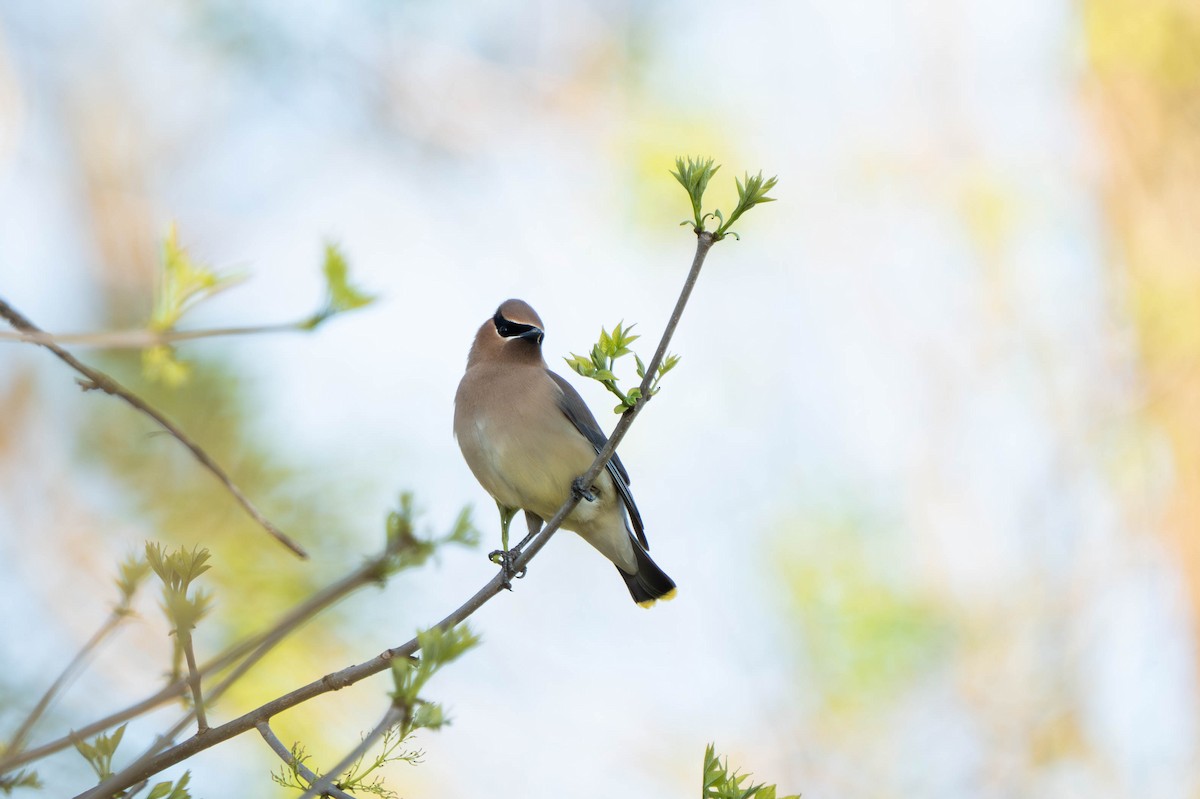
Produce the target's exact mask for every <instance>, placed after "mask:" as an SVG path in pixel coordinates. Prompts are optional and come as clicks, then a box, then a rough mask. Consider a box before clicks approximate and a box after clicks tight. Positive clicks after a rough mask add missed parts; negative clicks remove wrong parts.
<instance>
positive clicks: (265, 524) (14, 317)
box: [0, 299, 308, 558]
mask: <svg viewBox="0 0 1200 799" xmlns="http://www.w3.org/2000/svg"><path fill="white" fill-rule="evenodd" d="M0 316H2V317H4V318H5V319H6V320H8V323H9V324H11V325H12V326H13V327H15V328H16V329H17V330H19V331H21V332H22V333H35V334H40V333H43V331H42V330H41V329H40V328H39V327H37V326H36V325H35V324H33V322H30V321H29V320H28V319H26V318H25V317H24V316H22V315H21V313H20V312H18V311H17V310H16V309H15V308H13V307H12V306H11V305H9V304H8V303H7V302H5V301H4V300H3V299H0ZM37 343H38V344H40V345H41V346H43V347H45V348H46V349H48V350H50V351H51V352H53V353H54V354H55V355H56V356H58V359H59V360H61V361H62V362H63V363H65V364H67V365H68V366H70V367H71V368H72V369H74V370H75V371H76V372H79V373H80V374H81V375H83V376H84V377H85V378H87V379H86V380H83V381H80V385H81V386H83V389H84V391H91V390H96V389H98V390H100V391H103V392H104V393H105V394H111V395H112V396H114V397H119V398H121V399H123V400H124V401H125V402H126V403H128V404H129V405H131V406H132V407H134V408H135V409H137V410H139V411H141V412H142V413H144V414H146V415H147V416H149V417H150V418H151V419H153V420H154V421H155V422H157V423H158V424H159V426H160V427H162V428H163V429H164V430H166V431H167V432H168V433H170V434H171V435H172V436H173V437H174V438H175V439H176V440H177V441H179V443H181V444H183V445H184V446H185V447H187V448H188V450H189V451H191V453H192V455H193V456H195V458H196V460H198V461H200V464H201V465H202V466H203V467H204V468H206V469H208V471H210V472H212V474H213V475H214V476H215V477H216V478H217V480H219V481H220V482H221V484H222V485H223V486H225V488H226V490H228V491H229V493H230V494H232V495H233V498H234V499H236V500H237V501H238V504H240V505H241V506H242V507H243V508H244V509H245V510H246V512H247V513H248V514H250V516H251V518H253V519H254V521H256V522H258V523H259V524H260V525H262V528H263V529H264V530H266V531H267V532H268V533H270V534H271V535H272V536H273V537H274V538H275V539H276V540H277V541H279V542H280V543H281V544H283V545H284V546H286V547H287V548H288V549H290V550H292V551H293V552H295V553H296V554H297V555H299V556H300V557H301V558H307V557H308V553H307V552H305V551H304V549H303V548H302V547H301V546H300V545H299V544H297V543H296V542H295V541H293V540H292V539H290V538H288V537H287V536H286V535H284V534H283V532H282V531H281V530H280V529H279V528H278V527H276V526H275V525H274V524H272V523H271V521H270V519H268V518H267V517H266V516H264V515H263V514H262V512H261V511H259V509H258V508H257V507H255V505H254V503H252V502H251V501H250V499H249V498H248V497H247V496H246V495H245V494H243V493H242V490H241V489H240V488H238V487H237V486H236V485H235V484H234V482H233V480H231V479H230V478H229V475H227V474H225V470H224V469H222V468H221V467H220V466H219V465H218V464H217V462H216V461H214V460H213V459H212V457H211V456H210V455H209V454H208V453H207V452H205V451H204V450H203V449H201V448H200V445H199V444H197V443H196V442H195V441H192V439H191V438H189V437H188V436H187V434H186V433H184V432H183V431H182V430H180V429H179V427H177V426H176V425H175V423H174V422H172V421H171V420H170V419H168V418H167V417H166V416H164V415H163V414H162V413H160V412H159V411H157V410H155V409H154V408H153V407H151V406H150V405H149V404H147V403H146V401H145V400H143V399H142V398H141V397H139V396H137V395H136V394H134V393H133V392H132V391H130V390H129V389H127V388H125V387H124V386H122V385H121V384H120V383H118V382H117V381H116V380H114V379H113V378H112V377H109V376H108V375H107V374H105V373H104V372H101V371H100V370H99V369H95V368H93V367H91V366H88V365H87V364H84V363H82V362H81V361H79V360H78V359H77V358H76V357H75V356H73V355H72V354H71V353H69V352H67V351H66V350H64V349H63V348H62V347H60V346H58V345H57V344H55V343H53V342H50V341H38V342H37Z"/></svg>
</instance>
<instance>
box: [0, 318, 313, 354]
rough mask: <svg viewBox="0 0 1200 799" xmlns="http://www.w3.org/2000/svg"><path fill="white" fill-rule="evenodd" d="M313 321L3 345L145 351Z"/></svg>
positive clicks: (0, 336) (58, 336) (4, 335)
mask: <svg viewBox="0 0 1200 799" xmlns="http://www.w3.org/2000/svg"><path fill="white" fill-rule="evenodd" d="M314 329H315V328H314V327H313V325H312V317H307V318H305V319H301V320H298V321H296V322H279V323H277V324H273V325H247V326H244V327H215V328H208V329H204V330H148V329H140V330H113V331H108V332H103V333H46V332H44V331H37V332H34V331H28V332H26V331H22V332H17V333H10V332H8V331H0V342H4V341H11V342H25V343H28V344H42V345H46V344H58V345H62V346H67V345H70V346H74V347H96V348H99V349H109V350H144V349H147V348H149V347H157V346H161V345H166V344H178V343H179V342H181V341H195V340H196V339H202V338H218V337H223V336H254V335H261V334H264V333H291V332H302V333H303V332H308V331H310V330H314Z"/></svg>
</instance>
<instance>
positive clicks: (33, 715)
mask: <svg viewBox="0 0 1200 799" xmlns="http://www.w3.org/2000/svg"><path fill="white" fill-rule="evenodd" d="M128 616H129V613H128V612H123V611H122V610H114V611H113V612H112V613H110V614H109V616H108V618H107V619H105V620H104V623H103V624H101V625H100V627H99V629H97V630H96V632H95V633H93V634H92V637H91V638H89V639H88V641H87V643H85V644H84V645H83V647H82V648H81V649H80V650H79V652H77V653H76V654H75V657H73V658H72V659H71V662H70V663H68V664H67V667H66V668H65V669H63V670H62V673H61V674H59V675H58V677H57V678H56V679H55V680H54V682H53V683H51V684H50V687H49V688H47V689H46V693H44V694H42V697H41V699H39V700H38V702H37V704H36V705H34V707H33V710H31V711H30V712H29V715H28V716H26V717H25V720H24V721H22V722H21V726H20V727H18V728H17V731H16V732H15V733H13V736H12V741H11V742H10V743H9V744H8V747H7V751H8V752H19V751H20V750H21V747H22V746H24V745H25V739H26V738H28V737H29V733H31V732H32V731H33V728H34V726H35V725H36V724H37V723H38V720H40V719H41V717H42V714H43V713H45V712H46V708H48V707H49V706H50V703H51V702H52V701H54V698H55V697H56V696H58V694H59V692H61V691H62V690H63V689H64V688H66V687H67V685H68V684H69V683H70V682H71V680H73V679H75V677H76V676H77V675H78V673H79V671H80V669H81V668H82V667H83V664H84V663H85V662H86V661H87V659H88V657H89V656H91V654H92V652H93V651H95V649H96V647H97V646H99V645H100V642H101V641H103V640H104V639H105V638H107V637H108V636H109V634H111V633H112V631H113V630H115V629H116V628H117V626H118V625H119V624H120V623H121V622H122V621H123V620H124V619H126V618H127V617H128Z"/></svg>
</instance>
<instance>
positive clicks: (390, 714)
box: [300, 702, 407, 799]
mask: <svg viewBox="0 0 1200 799" xmlns="http://www.w3.org/2000/svg"><path fill="white" fill-rule="evenodd" d="M406 712H407V711H406V710H405V709H404V707H403V706H402V705H400V704H398V703H397V702H392V704H391V706H390V707H389V708H388V711H387V713H384V714H383V719H381V720H380V722H379V723H378V724H376V725H375V729H373V730H371V731H370V732H369V733H367V734H366V735H365V736H363V739H362V741H361V742H360V743H359V744H358V746H356V747H354V749H353V750H352V751H351V752H350V754H348V755H346V756H345V757H344V758H342V761H341V762H340V763H338V764H337V765H336V766H334V767H333V768H331V769H330V770H329V771H327V772H325V776H323V777H321V778H320V779H319V780H317V781H316V782H314V783H310V785H309V788H308V790H307V791H305V792H304V793H302V794H301V795H300V799H313V797H316V796H323V795H325V794H327V793H328V792H329V789H330V788H332V787H333V781H334V780H335V779H337V776H338V775H339V774H342V773H344V772H346V771H348V770H349V769H350V767H351V766H353V765H354V764H355V763H356V762H357V761H358V759H359V758H361V757H362V756H363V755H365V754H366V753H367V750H368V749H370V748H371V747H372V746H374V745H375V741H377V740H378V739H379V738H382V737H383V734H384V733H385V732H387V731H388V730H390V729H391V728H392V727H394V726H396V723H397V722H399V721H400V719H402V718H404V714H405V713H406Z"/></svg>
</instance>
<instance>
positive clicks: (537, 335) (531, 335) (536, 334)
mask: <svg viewBox="0 0 1200 799" xmlns="http://www.w3.org/2000/svg"><path fill="white" fill-rule="evenodd" d="M545 335H546V334H545V333H543V332H542V329H541V328H540V327H532V326H531V327H530V328H529V329H528V330H526V331H525V332H524V333H522V334H521V335H520V336H518V337H517V338H523V339H525V340H526V341H532V342H534V343H536V344H541V343H542V338H543V337H544V336H545Z"/></svg>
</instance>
